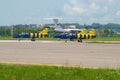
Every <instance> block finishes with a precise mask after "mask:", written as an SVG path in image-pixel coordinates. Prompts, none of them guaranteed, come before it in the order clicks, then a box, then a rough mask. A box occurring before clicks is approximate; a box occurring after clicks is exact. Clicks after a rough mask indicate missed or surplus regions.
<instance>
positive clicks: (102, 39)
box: [88, 37, 120, 41]
mask: <svg viewBox="0 0 120 80" xmlns="http://www.w3.org/2000/svg"><path fill="white" fill-rule="evenodd" d="M88 40H89V41H120V37H118V38H114V37H110V38H109V37H103V38H102V37H101V38H94V39H88Z"/></svg>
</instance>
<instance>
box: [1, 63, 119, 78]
mask: <svg viewBox="0 0 120 80" xmlns="http://www.w3.org/2000/svg"><path fill="white" fill-rule="evenodd" d="M0 80H120V69H90V68H80V67H75V68H72V67H56V66H34V65H31V66H30V65H5V64H0Z"/></svg>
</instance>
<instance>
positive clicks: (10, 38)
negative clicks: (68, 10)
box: [0, 36, 120, 41]
mask: <svg viewBox="0 0 120 80" xmlns="http://www.w3.org/2000/svg"><path fill="white" fill-rule="evenodd" d="M18 39H20V40H30V38H12V37H11V36H2V37H0V40H18ZM36 40H55V41H56V40H59V39H58V38H36ZM61 40H64V39H61ZM67 40H69V39H67ZM84 40H87V41H120V37H118V38H114V37H110V38H108V37H105V38H94V39H84Z"/></svg>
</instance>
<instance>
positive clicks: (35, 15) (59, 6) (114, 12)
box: [0, 0, 120, 25]
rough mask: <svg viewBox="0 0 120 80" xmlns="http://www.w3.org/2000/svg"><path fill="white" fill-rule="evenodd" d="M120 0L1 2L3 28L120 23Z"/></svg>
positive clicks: (20, 0) (6, 0)
mask: <svg viewBox="0 0 120 80" xmlns="http://www.w3.org/2000/svg"><path fill="white" fill-rule="evenodd" d="M119 2H120V1H119V0H0V25H15V24H43V23H52V20H45V19H44V18H62V20H60V22H61V23H66V22H73V23H74V22H75V23H79V24H92V23H101V24H107V23H118V24H120V4H119Z"/></svg>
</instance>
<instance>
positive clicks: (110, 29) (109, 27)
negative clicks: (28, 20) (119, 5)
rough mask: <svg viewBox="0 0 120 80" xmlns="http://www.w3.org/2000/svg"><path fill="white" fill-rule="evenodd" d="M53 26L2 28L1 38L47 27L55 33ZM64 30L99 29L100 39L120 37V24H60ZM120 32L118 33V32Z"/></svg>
mask: <svg viewBox="0 0 120 80" xmlns="http://www.w3.org/2000/svg"><path fill="white" fill-rule="evenodd" d="M51 25H53V24H47V25H44V27H41V26H40V27H38V26H35V25H34V26H23V25H13V26H0V36H13V35H17V34H22V33H30V32H32V33H38V32H40V31H42V30H43V29H44V28H45V27H48V28H49V30H50V31H53V30H54V28H53V27H49V26H51ZM60 25H61V26H62V27H63V28H64V26H68V25H75V26H76V27H77V28H85V27H87V28H88V29H91V28H96V29H97V36H98V37H120V34H118V33H120V32H119V30H120V25H119V24H112V23H109V24H106V25H102V24H99V23H93V24H92V25H86V24H84V25H80V24H78V23H71V24H69V23H64V24H60ZM115 29H116V30H118V31H116V30H115Z"/></svg>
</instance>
